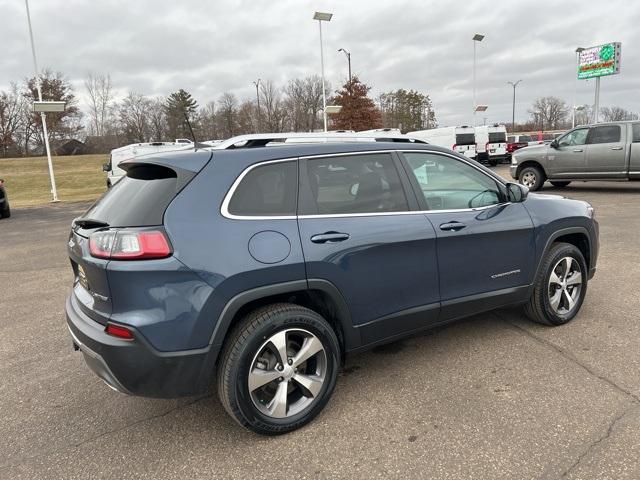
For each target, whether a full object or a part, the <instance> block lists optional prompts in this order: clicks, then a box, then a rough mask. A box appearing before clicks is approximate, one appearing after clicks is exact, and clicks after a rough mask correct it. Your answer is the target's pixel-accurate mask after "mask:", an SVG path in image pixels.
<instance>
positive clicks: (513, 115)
mask: <svg viewBox="0 0 640 480" xmlns="http://www.w3.org/2000/svg"><path fill="white" fill-rule="evenodd" d="M521 81H522V80H518V81H517V82H516V83H513V82H507V83H508V84H509V85H511V86H512V87H513V108H512V110H511V133H514V132H515V131H516V87H517V86H518V84H519V83H520V82H521Z"/></svg>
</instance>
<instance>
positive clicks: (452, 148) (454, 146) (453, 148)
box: [451, 143, 458, 151]
mask: <svg viewBox="0 0 640 480" xmlns="http://www.w3.org/2000/svg"><path fill="white" fill-rule="evenodd" d="M457 146H458V145H457V144H455V143H454V144H453V147H451V150H454V151H455V149H456V147H457Z"/></svg>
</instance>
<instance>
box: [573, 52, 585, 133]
mask: <svg viewBox="0 0 640 480" xmlns="http://www.w3.org/2000/svg"><path fill="white" fill-rule="evenodd" d="M583 50H584V47H578V48H576V73H575V75H576V76H575V80H574V84H573V111H572V113H571V128H574V127H575V126H576V95H577V92H578V73H577V70H578V66H579V65H580V52H582V51H583Z"/></svg>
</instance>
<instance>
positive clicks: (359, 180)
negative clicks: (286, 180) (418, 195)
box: [307, 153, 409, 215]
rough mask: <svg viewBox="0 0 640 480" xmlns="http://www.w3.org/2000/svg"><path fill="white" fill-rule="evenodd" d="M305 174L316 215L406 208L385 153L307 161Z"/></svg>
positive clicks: (399, 184) (390, 163)
mask: <svg viewBox="0 0 640 480" xmlns="http://www.w3.org/2000/svg"><path fill="white" fill-rule="evenodd" d="M307 173H308V176H309V184H310V187H311V193H312V198H313V200H314V201H315V204H316V206H317V213H318V214H329V215H331V214H333V215H339V214H347V213H377V212H401V211H406V210H408V209H409V207H408V205H407V199H406V197H405V194H404V189H403V188H402V184H401V183H400V177H399V175H398V171H397V170H396V166H395V164H394V161H393V157H392V156H391V155H390V154H388V153H385V154H370V155H350V156H347V157H331V158H322V159H317V160H308V161H307Z"/></svg>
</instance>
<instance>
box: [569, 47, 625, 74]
mask: <svg viewBox="0 0 640 480" xmlns="http://www.w3.org/2000/svg"><path fill="white" fill-rule="evenodd" d="M621 47H622V44H621V43H620V42H613V43H605V44H604V45H598V46H597V47H590V48H585V49H584V50H582V51H581V52H580V54H579V55H580V57H579V59H578V79H579V80H584V79H586V78H595V77H604V76H605V75H615V74H617V73H620V52H621V50H622V48H621Z"/></svg>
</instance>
